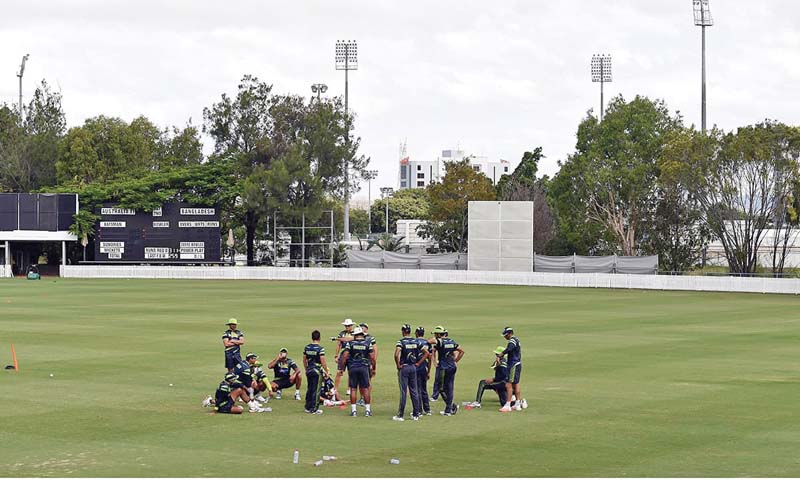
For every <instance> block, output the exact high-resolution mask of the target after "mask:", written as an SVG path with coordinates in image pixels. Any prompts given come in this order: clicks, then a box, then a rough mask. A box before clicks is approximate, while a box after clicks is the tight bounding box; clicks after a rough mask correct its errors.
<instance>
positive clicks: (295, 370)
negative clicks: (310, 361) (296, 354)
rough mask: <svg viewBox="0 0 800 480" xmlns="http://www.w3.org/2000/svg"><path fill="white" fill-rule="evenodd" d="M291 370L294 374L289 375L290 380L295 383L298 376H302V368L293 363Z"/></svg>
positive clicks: (290, 366)
mask: <svg viewBox="0 0 800 480" xmlns="http://www.w3.org/2000/svg"><path fill="white" fill-rule="evenodd" d="M289 368H290V369H292V373H291V374H290V375H289V380H290V381H292V382H293V381H294V380H295V379H296V378H297V376H298V375H300V367H298V366H297V364H296V363H294V362H292V364H291V365H289Z"/></svg>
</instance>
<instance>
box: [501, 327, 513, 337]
mask: <svg viewBox="0 0 800 480" xmlns="http://www.w3.org/2000/svg"><path fill="white" fill-rule="evenodd" d="M509 333H514V329H513V328H511V327H506V328H504V329H503V336H505V335H508V334H509Z"/></svg>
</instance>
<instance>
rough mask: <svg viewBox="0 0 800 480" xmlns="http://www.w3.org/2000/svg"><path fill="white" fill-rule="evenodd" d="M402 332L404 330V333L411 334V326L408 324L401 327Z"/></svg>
mask: <svg viewBox="0 0 800 480" xmlns="http://www.w3.org/2000/svg"><path fill="white" fill-rule="evenodd" d="M400 330H402V331H403V332H410V331H411V325H409V324H407V323H406V324H405V325H403V326H402V327H400Z"/></svg>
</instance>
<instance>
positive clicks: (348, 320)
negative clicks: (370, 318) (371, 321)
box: [342, 318, 355, 327]
mask: <svg viewBox="0 0 800 480" xmlns="http://www.w3.org/2000/svg"><path fill="white" fill-rule="evenodd" d="M342 325H344V326H345V327H346V326H348V325H355V322H353V320H352V319H350V318H345V319H344V322H342Z"/></svg>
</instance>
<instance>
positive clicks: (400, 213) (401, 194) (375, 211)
mask: <svg viewBox="0 0 800 480" xmlns="http://www.w3.org/2000/svg"><path fill="white" fill-rule="evenodd" d="M370 210H371V216H372V231H373V232H383V231H384V230H385V229H386V200H385V199H380V198H379V199H376V200H375V201H373V202H372V205H371V206H370ZM429 215H430V200H429V198H428V191H427V190H426V189H424V188H409V189H406V190H400V191H397V192H395V193H394V196H392V197H391V198H389V231H390V232H396V231H397V221H398V220H427V219H428V217H429Z"/></svg>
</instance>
